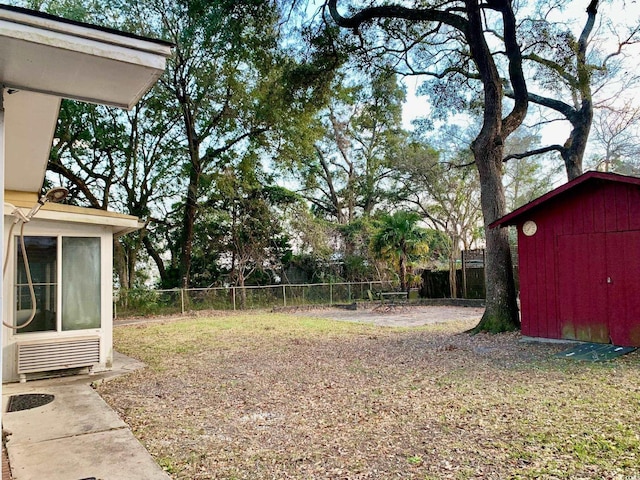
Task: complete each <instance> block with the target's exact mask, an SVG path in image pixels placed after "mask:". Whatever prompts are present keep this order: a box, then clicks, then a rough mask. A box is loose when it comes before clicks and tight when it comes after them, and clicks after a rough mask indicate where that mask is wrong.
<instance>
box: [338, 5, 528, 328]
mask: <svg viewBox="0 0 640 480" xmlns="http://www.w3.org/2000/svg"><path fill="white" fill-rule="evenodd" d="M326 5H327V7H328V10H329V12H330V15H331V17H332V18H333V20H334V21H335V22H336V23H337V24H338V25H339V26H341V27H343V28H348V29H351V30H353V31H354V32H356V33H358V34H359V37H360V39H361V41H362V42H363V48H369V47H370V48H373V49H378V50H380V49H381V48H382V49H386V50H387V51H389V50H391V51H392V53H393V54H397V53H398V52H399V51H402V54H401V55H399V56H400V57H401V58H402V60H403V61H405V62H408V61H409V60H410V56H411V50H412V48H416V50H419V51H418V52H417V54H421V55H423V56H424V55H427V54H428V51H427V50H424V49H423V50H420V49H419V48H418V47H421V46H423V45H431V46H433V45H437V46H438V47H439V48H440V49H448V51H450V52H458V53H460V52H463V51H464V53H465V54H468V58H470V59H471V62H470V63H467V64H459V63H455V62H457V57H458V56H457V55H449V56H448V59H447V56H444V57H442V56H437V54H436V56H434V57H433V58H434V59H436V60H438V63H437V64H434V65H433V68H437V69H438V70H439V74H440V75H441V76H443V77H444V76H446V75H455V73H456V72H457V71H460V70H461V69H462V70H464V74H465V75H467V76H469V75H474V76H475V77H477V78H478V79H479V80H480V81H481V84H482V128H481V130H480V132H479V133H478V135H477V137H476V138H475V140H474V141H473V143H472V145H471V150H472V152H473V156H474V161H475V164H476V167H477V168H478V173H479V176H480V185H481V205H482V212H483V216H484V225H485V228H486V244H487V259H486V277H487V299H486V310H485V313H484V315H483V317H482V320H481V321H480V323H479V324H478V326H477V327H476V330H478V331H505V330H513V329H517V328H519V325H520V321H519V316H518V307H517V304H516V290H515V284H514V279H513V272H512V263H511V254H510V248H509V242H508V236H507V232H506V230H503V229H491V228H489V225H490V224H491V223H492V222H493V221H495V220H497V219H498V218H500V217H501V216H502V215H504V214H505V195H504V189H503V185H502V160H503V156H504V155H503V153H504V144H505V141H506V139H507V137H508V136H509V135H510V134H511V133H513V132H514V131H515V130H516V129H517V128H518V127H519V126H520V124H521V123H522V121H523V119H524V118H525V116H526V113H527V106H528V98H527V87H526V84H525V78H524V75H523V72H522V55H521V51H520V46H519V45H518V41H517V32H516V27H517V25H516V18H515V14H514V10H513V4H512V2H511V1H509V0H490V1H488V2H483V3H481V2H479V1H478V0H451V1H445V2H441V3H438V4H433V5H430V4H427V5H425V6H417V7H413V8H407V7H403V6H399V5H391V4H384V5H371V6H369V7H365V8H358V9H354V10H352V11H351V12H350V13H349V14H348V15H343V14H341V13H340V12H339V11H338V6H337V0H328V1H327V2H326ZM487 19H490V20H491V21H492V22H495V23H496V25H497V27H496V26H493V25H492V27H493V28H492V29H491V30H489V29H488V28H487V23H486V22H487V21H488V20H487ZM496 28H499V30H500V32H499V34H498V35H496V36H494V35H493V33H494V32H495V31H496ZM372 29H374V30H375V31H376V32H377V33H380V34H378V35H367V33H368V31H370V30H372ZM398 32H401V34H402V36H403V40H404V41H402V42H400V43H397V42H393V38H396V39H397V38H398V36H396V34H397V33H398ZM488 35H491V41H490V40H489V39H488V37H487V36H488ZM498 37H499V38H501V39H502V45H501V48H502V49H503V54H504V56H505V57H506V65H507V72H506V77H507V78H508V79H509V82H510V87H511V89H512V91H513V93H514V101H513V103H512V104H511V105H510V108H508V111H507V113H506V114H505V109H506V105H505V102H504V98H505V93H504V86H503V81H502V78H503V75H502V74H501V72H500V70H499V68H498V62H497V60H496V58H495V55H496V53H495V52H494V51H493V50H492V48H491V47H490V45H493V44H494V43H495V40H496V38H498ZM376 39H377V40H378V41H377V43H376ZM383 42H384V43H383ZM452 60H454V61H453V62H452Z"/></svg>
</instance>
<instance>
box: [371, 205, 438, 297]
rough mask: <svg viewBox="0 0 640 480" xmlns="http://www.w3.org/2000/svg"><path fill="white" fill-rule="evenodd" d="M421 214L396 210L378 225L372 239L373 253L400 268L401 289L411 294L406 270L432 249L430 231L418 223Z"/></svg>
mask: <svg viewBox="0 0 640 480" xmlns="http://www.w3.org/2000/svg"><path fill="white" fill-rule="evenodd" d="M419 220H420V215H418V214H417V213H415V212H405V211H397V212H394V213H393V214H391V215H389V214H386V215H385V216H383V217H382V218H381V220H380V221H379V222H378V225H379V226H378V229H377V231H376V232H375V233H374V235H373V238H372V240H371V248H372V250H373V252H374V254H375V255H376V256H377V257H379V258H381V259H383V260H388V261H391V262H393V263H394V264H396V265H397V267H398V273H399V277H400V289H401V290H402V291H406V292H407V295H408V294H409V285H407V271H408V268H409V266H410V264H411V263H412V262H414V261H416V260H419V259H420V258H422V257H424V256H425V255H426V253H427V252H428V250H429V246H428V244H427V240H428V239H427V232H426V230H425V229H423V228H420V227H419V226H418V225H417V223H418V221H419Z"/></svg>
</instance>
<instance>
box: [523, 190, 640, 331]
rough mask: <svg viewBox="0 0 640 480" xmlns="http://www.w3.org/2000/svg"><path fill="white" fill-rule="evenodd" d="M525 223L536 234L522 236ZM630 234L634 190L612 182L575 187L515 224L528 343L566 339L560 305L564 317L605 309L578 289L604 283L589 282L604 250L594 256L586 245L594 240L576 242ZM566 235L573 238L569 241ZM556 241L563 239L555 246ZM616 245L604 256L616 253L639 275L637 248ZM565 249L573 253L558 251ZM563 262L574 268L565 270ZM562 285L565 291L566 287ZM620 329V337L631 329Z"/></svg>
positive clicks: (639, 205)
mask: <svg viewBox="0 0 640 480" xmlns="http://www.w3.org/2000/svg"><path fill="white" fill-rule="evenodd" d="M526 220H533V221H535V222H536V223H537V225H538V231H537V232H536V234H535V235H533V236H531V237H527V236H525V235H524V234H523V233H522V223H524V221H526ZM633 230H640V188H638V187H637V186H635V185H627V184H618V183H614V182H610V183H609V182H606V183H596V184H593V183H591V184H586V185H579V186H577V187H576V188H575V189H573V190H571V191H570V192H567V194H566V195H564V196H563V197H561V198H558V199H554V200H553V201H550V202H548V203H545V204H542V205H540V206H539V208H536V209H535V210H533V211H531V212H529V214H528V215H526V218H525V217H523V218H522V221H521V222H520V223H519V224H518V244H519V252H520V255H521V257H520V285H521V291H520V302H521V312H522V313H521V315H522V318H521V319H522V333H523V334H524V335H528V336H533V337H546V338H563V337H569V338H570V337H571V334H570V333H569V332H568V330H567V326H566V325H565V326H564V327H563V320H562V318H561V310H562V308H561V306H562V305H564V306H565V307H566V308H564V312H565V313H566V312H567V311H572V310H571V309H572V308H574V309H578V310H577V311H579V312H585V311H586V310H585V309H588V308H595V309H596V310H597V309H600V310H601V311H602V309H603V308H606V305H598V304H599V303H601V302H604V303H607V301H606V299H605V300H603V299H602V296H601V295H598V294H597V293H596V294H595V295H594V293H593V291H592V292H591V293H589V292H587V291H586V287H585V284H584V282H586V281H587V280H589V281H593V282H600V281H602V282H605V279H601V278H592V277H593V276H597V275H600V276H602V272H601V270H602V269H601V268H598V267H597V263H598V257H601V256H603V255H605V253H604V248H605V247H604V245H603V246H602V251H598V250H600V248H599V247H594V246H593V245H594V244H593V243H592V242H593V241H595V238H597V237H594V236H592V235H589V238H591V240H588V238H587V237H584V238H583V240H584V241H580V240H579V238H580V237H578V236H580V235H583V234H605V233H610V232H628V231H633ZM572 235H575V236H576V237H573V238H572V237H571V236H572ZM560 236H566V237H563V240H562V241H559V238H560ZM607 237H608V236H607V235H603V236H601V238H603V239H604V238H607ZM630 238H633V239H635V238H637V236H635V235H633V236H632V237H630ZM612 240H613V239H612ZM631 241H632V242H635V240H631ZM618 244H619V246H620V248H618V247H616V246H615V245H613V244H612V246H611V247H610V248H609V249H608V251H609V252H614V253H610V254H609V255H615V254H616V253H615V252H616V249H617V250H621V251H620V252H618V253H619V254H620V255H624V256H625V257H626V260H625V261H626V265H628V267H629V270H634V269H639V268H640V260H638V258H640V245H638V246H637V247H636V246H635V245H630V244H629V241H628V240H626V241H625V243H624V244H621V243H619V242H618ZM623 245H624V248H622V246H623ZM569 248H571V249H574V251H573V252H570V253H569V252H566V251H561V250H560V249H563V250H566V249H569ZM600 260H602V259H600ZM567 262H571V263H575V265H567ZM561 268H562V269H564V270H563V271H562V272H560V271H559V270H560V269H561ZM626 274H627V275H631V276H633V277H634V278H636V279H640V271H638V272H635V271H633V272H632V271H627V272H626ZM572 279H573V281H572ZM567 282H571V285H566V283H567ZM638 286H640V284H638ZM603 288H604V287H603ZM625 289H626V291H630V289H631V287H630V286H629V285H625ZM589 297H591V298H589ZM639 297H640V296H639ZM563 302H564V303H563ZM633 307H634V308H635V307H636V305H635V304H634V305H633ZM605 315H606V313H605ZM625 328H626V330H625V331H630V329H632V327H625ZM563 329H564V332H563Z"/></svg>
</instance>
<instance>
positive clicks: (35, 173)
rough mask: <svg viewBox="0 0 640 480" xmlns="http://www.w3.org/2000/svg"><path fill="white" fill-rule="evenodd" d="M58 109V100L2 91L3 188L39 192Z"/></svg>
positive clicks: (36, 94) (41, 95) (29, 93)
mask: <svg viewBox="0 0 640 480" xmlns="http://www.w3.org/2000/svg"><path fill="white" fill-rule="evenodd" d="M10 92H11V93H10ZM59 107H60V97H53V96H51V95H43V94H41V93H33V92H28V91H24V90H8V91H7V90H5V91H4V109H5V110H4V111H5V167H4V168H5V171H4V174H5V178H4V184H5V189H10V190H19V191H24V192H39V191H40V188H41V187H42V179H43V178H44V174H45V170H46V168H47V160H48V158H49V152H50V150H51V140H52V138H53V133H54V130H55V127H56V122H57V120H58V111H59Z"/></svg>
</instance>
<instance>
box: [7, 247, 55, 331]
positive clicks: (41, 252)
mask: <svg viewBox="0 0 640 480" xmlns="http://www.w3.org/2000/svg"><path fill="white" fill-rule="evenodd" d="M15 245H16V252H17V258H16V297H15V307H16V310H15V319H16V321H15V323H16V326H21V325H26V326H24V327H22V328H20V329H19V330H17V333H28V332H43V331H50V330H56V312H57V308H56V306H57V301H58V300H57V296H56V288H57V284H56V259H57V252H58V242H57V238H56V237H31V236H29V237H24V245H25V248H26V250H27V259H28V261H29V272H30V273H31V283H32V286H33V292H34V294H35V299H36V305H35V306H36V312H35V316H34V317H33V320H32V321H31V322H30V323H29V324H26V322H27V320H28V319H29V318H30V317H31V314H32V307H33V305H32V304H31V291H30V289H29V281H28V278H27V270H26V269H25V266H24V258H23V252H22V244H21V242H20V239H19V237H16V238H15Z"/></svg>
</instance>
